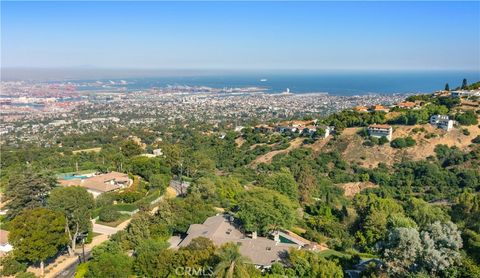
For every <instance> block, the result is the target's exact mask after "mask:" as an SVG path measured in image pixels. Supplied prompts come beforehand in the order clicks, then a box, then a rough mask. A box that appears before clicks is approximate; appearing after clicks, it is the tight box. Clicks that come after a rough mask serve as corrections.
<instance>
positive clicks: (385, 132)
mask: <svg viewBox="0 0 480 278" xmlns="http://www.w3.org/2000/svg"><path fill="white" fill-rule="evenodd" d="M367 130H368V135H369V136H372V137H377V138H381V137H386V138H387V139H388V141H392V134H393V128H392V127H391V126H389V125H377V124H374V125H369V126H368V128H367Z"/></svg>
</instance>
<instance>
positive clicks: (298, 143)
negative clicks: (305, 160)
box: [250, 138, 305, 167]
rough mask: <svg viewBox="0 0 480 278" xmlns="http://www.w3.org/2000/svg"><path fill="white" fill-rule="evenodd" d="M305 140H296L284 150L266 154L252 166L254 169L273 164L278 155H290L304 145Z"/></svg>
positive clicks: (258, 158)
mask: <svg viewBox="0 0 480 278" xmlns="http://www.w3.org/2000/svg"><path fill="white" fill-rule="evenodd" d="M304 139H305V138H295V139H293V140H292V141H290V146H289V147H288V148H286V149H284V150H277V151H271V152H269V153H266V154H264V155H260V156H259V157H257V158H256V159H255V160H254V161H252V163H251V164H250V165H251V166H252V167H255V166H257V165H258V164H260V163H271V162H272V158H273V157H274V156H276V155H277V154H281V153H288V152H289V151H291V150H293V149H296V148H298V147H300V146H301V145H302V142H303V140H304Z"/></svg>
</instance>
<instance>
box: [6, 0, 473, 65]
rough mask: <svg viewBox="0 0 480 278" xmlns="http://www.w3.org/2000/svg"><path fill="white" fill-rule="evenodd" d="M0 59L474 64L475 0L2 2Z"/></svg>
mask: <svg viewBox="0 0 480 278" xmlns="http://www.w3.org/2000/svg"><path fill="white" fill-rule="evenodd" d="M1 8H2V11H1V16H2V18H1V23H2V34H1V38H2V67H90V66H92V67H104V68H177V69H178V68H201V69H203V68H206V69H215V68H227V69H468V70H480V23H479V22H480V21H479V18H480V2H393V3H392V2H336V3H333V2H301V3H299V2H295V3H294V2H177V3H171V2H141V3H139V2H135V3H133V2H4V1H2V3H1Z"/></svg>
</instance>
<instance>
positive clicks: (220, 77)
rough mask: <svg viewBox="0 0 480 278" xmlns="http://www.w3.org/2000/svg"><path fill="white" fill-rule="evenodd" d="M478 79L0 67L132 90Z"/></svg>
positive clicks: (350, 86)
mask: <svg viewBox="0 0 480 278" xmlns="http://www.w3.org/2000/svg"><path fill="white" fill-rule="evenodd" d="M463 78H466V79H467V80H468V83H473V82H476V81H479V80H480V70H479V71H440V70H432V71H263V72H262V71H248V72H247V71H243V72H239V71H237V72H233V71H218V70H217V71H215V72H214V71H201V70H198V71H183V70H177V71H174V70H162V71H160V70H101V69H83V70H72V69H70V70H68V69H65V70H59V69H57V70H45V69H36V70H30V71H26V70H13V69H2V80H31V81H47V80H48V82H52V83H55V82H64V81H71V82H73V83H75V84H77V85H81V86H77V90H82V91H87V90H102V91H103V90H112V91H115V90H122V91H125V90H126V91H138V90H147V89H150V88H153V87H157V88H162V87H167V86H191V87H194V86H196V87H198V86H204V87H211V88H245V87H260V88H264V89H265V92H266V93H282V92H285V91H286V90H287V88H289V89H290V92H291V93H293V94H304V93H320V92H321V93H329V94H331V95H344V96H351V95H365V94H396V93H399V94H401V93H430V92H434V91H436V90H442V89H443V88H444V86H445V83H449V85H450V88H451V89H454V88H456V87H458V86H460V84H461V83H462V80H463Z"/></svg>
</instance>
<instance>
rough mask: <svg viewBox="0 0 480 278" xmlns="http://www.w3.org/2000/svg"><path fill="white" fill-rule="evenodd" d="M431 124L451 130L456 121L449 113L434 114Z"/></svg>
mask: <svg viewBox="0 0 480 278" xmlns="http://www.w3.org/2000/svg"><path fill="white" fill-rule="evenodd" d="M430 124H431V125H434V126H437V127H439V128H441V129H444V130H446V131H450V130H451V129H452V128H453V124H454V121H453V120H450V118H449V117H448V115H433V116H432V117H430Z"/></svg>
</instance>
